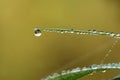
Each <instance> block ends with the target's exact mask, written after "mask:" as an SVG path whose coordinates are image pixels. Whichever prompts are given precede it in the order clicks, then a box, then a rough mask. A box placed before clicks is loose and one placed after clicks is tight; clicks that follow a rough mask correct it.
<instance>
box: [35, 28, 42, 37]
mask: <svg viewBox="0 0 120 80" xmlns="http://www.w3.org/2000/svg"><path fill="white" fill-rule="evenodd" d="M34 35H35V36H36V37H40V36H41V35H42V33H41V30H40V29H39V28H35V29H34Z"/></svg>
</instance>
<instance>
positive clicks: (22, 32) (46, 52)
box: [0, 0, 120, 80]
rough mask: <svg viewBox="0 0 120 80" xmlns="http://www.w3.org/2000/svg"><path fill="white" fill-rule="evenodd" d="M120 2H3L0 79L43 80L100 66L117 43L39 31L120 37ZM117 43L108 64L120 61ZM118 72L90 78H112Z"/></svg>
mask: <svg viewBox="0 0 120 80" xmlns="http://www.w3.org/2000/svg"><path fill="white" fill-rule="evenodd" d="M119 4H120V1H119V0H0V36H1V38H0V80H40V79H41V78H43V77H45V76H47V75H49V74H51V73H54V72H60V71H61V70H64V69H65V70H66V69H72V68H75V67H83V66H89V65H91V64H100V62H101V60H102V59H103V57H104V55H105V54H106V53H108V50H109V49H110V48H111V46H112V44H113V42H114V41H115V39H113V38H110V37H106V36H92V35H75V34H58V33H47V32H43V33H42V36H41V37H39V38H38V37H35V36H34V31H33V29H34V28H35V27H54V28H56V27H61V28H74V29H81V30H89V29H96V30H100V31H113V32H118V33H120V27H119V26H120V24H119V23H120V14H119V12H120V6H119ZM119 46H120V42H118V43H117V44H116V45H115V47H114V48H113V49H112V52H111V53H110V55H109V57H107V59H106V60H105V62H104V63H111V62H119V60H120V59H119V56H120V54H119V52H120V51H119V50H120V49H119ZM119 73H120V72H119V71H108V72H106V73H104V74H103V73H101V72H100V73H97V74H95V75H92V76H87V77H85V78H83V80H88V79H89V80H107V79H109V78H111V77H113V76H115V75H117V74H119Z"/></svg>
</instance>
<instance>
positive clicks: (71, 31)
mask: <svg viewBox="0 0 120 80" xmlns="http://www.w3.org/2000/svg"><path fill="white" fill-rule="evenodd" d="M39 29H40V30H41V31H42V30H43V31H46V32H58V33H75V34H92V35H106V36H110V37H113V38H117V39H120V34H118V33H113V32H105V31H97V30H74V29H62V28H39Z"/></svg>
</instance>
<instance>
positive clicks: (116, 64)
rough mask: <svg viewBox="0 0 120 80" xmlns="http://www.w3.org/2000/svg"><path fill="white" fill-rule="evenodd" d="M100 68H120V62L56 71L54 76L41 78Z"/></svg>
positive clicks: (47, 78)
mask: <svg viewBox="0 0 120 80" xmlns="http://www.w3.org/2000/svg"><path fill="white" fill-rule="evenodd" d="M99 69H102V70H107V69H120V63H112V64H111V63H109V64H100V65H96V64H93V65H92V66H90V67H83V68H82V69H80V68H75V69H72V70H67V71H62V73H61V74H58V73H54V74H53V75H52V76H48V77H46V78H44V79H41V80H49V79H53V78H56V77H59V76H63V75H67V74H72V73H78V72H80V71H89V70H99Z"/></svg>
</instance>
